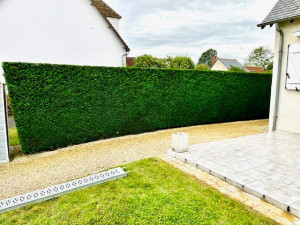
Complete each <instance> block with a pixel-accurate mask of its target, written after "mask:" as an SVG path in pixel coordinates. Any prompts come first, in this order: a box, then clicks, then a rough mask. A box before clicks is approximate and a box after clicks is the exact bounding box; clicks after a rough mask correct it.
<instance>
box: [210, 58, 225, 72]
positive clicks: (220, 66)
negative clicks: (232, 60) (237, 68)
mask: <svg viewBox="0 0 300 225" xmlns="http://www.w3.org/2000/svg"><path fill="white" fill-rule="evenodd" d="M211 70H218V71H228V68H227V67H226V66H225V65H224V64H223V63H222V62H221V61H220V60H218V61H217V62H216V63H215V65H214V66H213V67H212V68H211Z"/></svg>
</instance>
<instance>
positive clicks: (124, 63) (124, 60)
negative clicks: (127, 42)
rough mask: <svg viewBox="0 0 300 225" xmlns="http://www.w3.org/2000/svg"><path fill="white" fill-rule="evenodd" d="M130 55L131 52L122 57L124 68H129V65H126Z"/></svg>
mask: <svg viewBox="0 0 300 225" xmlns="http://www.w3.org/2000/svg"><path fill="white" fill-rule="evenodd" d="M128 54H129V52H126V53H125V54H124V55H123V57H122V61H123V67H127V65H126V58H127V56H128Z"/></svg>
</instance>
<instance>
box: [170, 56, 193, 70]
mask: <svg viewBox="0 0 300 225" xmlns="http://www.w3.org/2000/svg"><path fill="white" fill-rule="evenodd" d="M194 68H195V64H194V62H193V60H192V59H191V58H190V57H187V56H177V57H175V58H174V59H173V69H179V70H188V69H190V70H192V69H194Z"/></svg>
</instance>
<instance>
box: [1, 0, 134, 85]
mask: <svg viewBox="0 0 300 225" xmlns="http://www.w3.org/2000/svg"><path fill="white" fill-rule="evenodd" d="M120 19H121V16H120V15H119V14H118V13H117V12H115V11H114V10H113V9H112V8H110V7H109V6H108V5H107V4H106V3H105V2H103V1H102V0H63V1H62V0H51V1H46V0H1V1H0V62H3V61H14V62H20V61H21V62H33V63H57V64H75V65H96V66H124V65H126V55H127V53H128V52H129V51H130V49H129V48H128V46H127V44H126V43H125V42H124V40H123V39H122V38H121V36H120V34H119V20H120ZM1 70H2V68H1V69H0V73H1V74H2V73H3V72H2V71H1ZM0 76H2V75H0ZM0 79H2V82H3V77H2V78H0ZM0 81H1V80H0Z"/></svg>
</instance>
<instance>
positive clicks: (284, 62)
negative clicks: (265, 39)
mask: <svg viewBox="0 0 300 225" xmlns="http://www.w3.org/2000/svg"><path fill="white" fill-rule="evenodd" d="M274 24H275V25H276V30H277V33H276V37H275V40H276V47H275V55H274V69H273V83H272V94H271V108H270V124H269V129H270V130H282V131H289V132H294V133H300V129H299V127H300V104H299V102H300V92H299V90H300V1H299V0H288V1H287V0H279V1H278V2H277V4H276V5H275V6H274V8H273V9H272V10H271V12H270V13H269V15H268V16H267V17H266V18H265V19H264V21H263V22H262V23H261V24H258V27H261V28H262V29H263V28H265V27H266V26H268V25H270V26H273V25H274Z"/></svg>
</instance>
